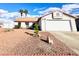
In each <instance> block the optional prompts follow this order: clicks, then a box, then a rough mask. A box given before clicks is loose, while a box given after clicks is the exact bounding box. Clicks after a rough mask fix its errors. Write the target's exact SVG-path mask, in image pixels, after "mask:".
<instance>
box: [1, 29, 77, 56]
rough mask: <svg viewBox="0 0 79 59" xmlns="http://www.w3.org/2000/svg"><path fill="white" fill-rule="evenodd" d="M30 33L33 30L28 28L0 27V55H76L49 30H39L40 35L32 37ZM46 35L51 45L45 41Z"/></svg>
mask: <svg viewBox="0 0 79 59" xmlns="http://www.w3.org/2000/svg"><path fill="white" fill-rule="evenodd" d="M30 34H33V31H32V30H28V29H14V30H12V31H4V30H2V29H1V32H0V55H46V54H47V55H78V54H76V53H75V52H74V51H73V50H72V49H70V48H69V47H68V46H66V44H64V43H63V42H62V41H61V40H58V39H57V38H56V37H55V36H54V35H53V34H50V33H49V32H39V34H40V35H41V37H33V36H32V35H30ZM47 36H50V37H51V39H52V40H53V42H54V44H53V45H51V44H48V43H47V42H46V41H45V39H46V38H47ZM41 39H43V40H41Z"/></svg>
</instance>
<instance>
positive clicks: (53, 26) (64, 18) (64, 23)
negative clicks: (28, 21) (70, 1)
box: [38, 10, 77, 32]
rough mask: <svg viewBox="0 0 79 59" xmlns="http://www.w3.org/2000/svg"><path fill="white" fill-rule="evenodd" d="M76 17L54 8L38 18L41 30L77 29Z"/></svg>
mask: <svg viewBox="0 0 79 59" xmlns="http://www.w3.org/2000/svg"><path fill="white" fill-rule="evenodd" d="M75 19H76V17H74V16H72V15H69V14H67V13H65V12H62V11H59V10H55V11H53V12H51V13H49V14H46V15H43V16H41V17H40V18H39V19H38V23H39V25H40V28H41V30H42V31H73V32H74V31H77V28H76V22H75Z"/></svg>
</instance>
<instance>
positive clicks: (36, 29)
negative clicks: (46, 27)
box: [34, 23, 39, 36]
mask: <svg viewBox="0 0 79 59" xmlns="http://www.w3.org/2000/svg"><path fill="white" fill-rule="evenodd" d="M38 32H39V28H38V24H37V23H35V24H34V33H35V36H38Z"/></svg>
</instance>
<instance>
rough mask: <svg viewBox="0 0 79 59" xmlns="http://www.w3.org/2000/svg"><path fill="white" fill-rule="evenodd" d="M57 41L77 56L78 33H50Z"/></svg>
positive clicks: (78, 51)
mask: <svg viewBox="0 0 79 59" xmlns="http://www.w3.org/2000/svg"><path fill="white" fill-rule="evenodd" d="M50 33H51V34H53V35H54V36H55V37H56V38H57V39H59V40H61V41H62V42H64V43H65V44H66V45H67V46H68V47H69V48H71V49H72V50H73V51H75V52H76V53H78V54H79V32H50Z"/></svg>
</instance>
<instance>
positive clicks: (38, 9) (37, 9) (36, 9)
mask: <svg viewBox="0 0 79 59" xmlns="http://www.w3.org/2000/svg"><path fill="white" fill-rule="evenodd" d="M45 8H46V7H42V8H35V9H33V12H36V11H40V10H43V9H45Z"/></svg>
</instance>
